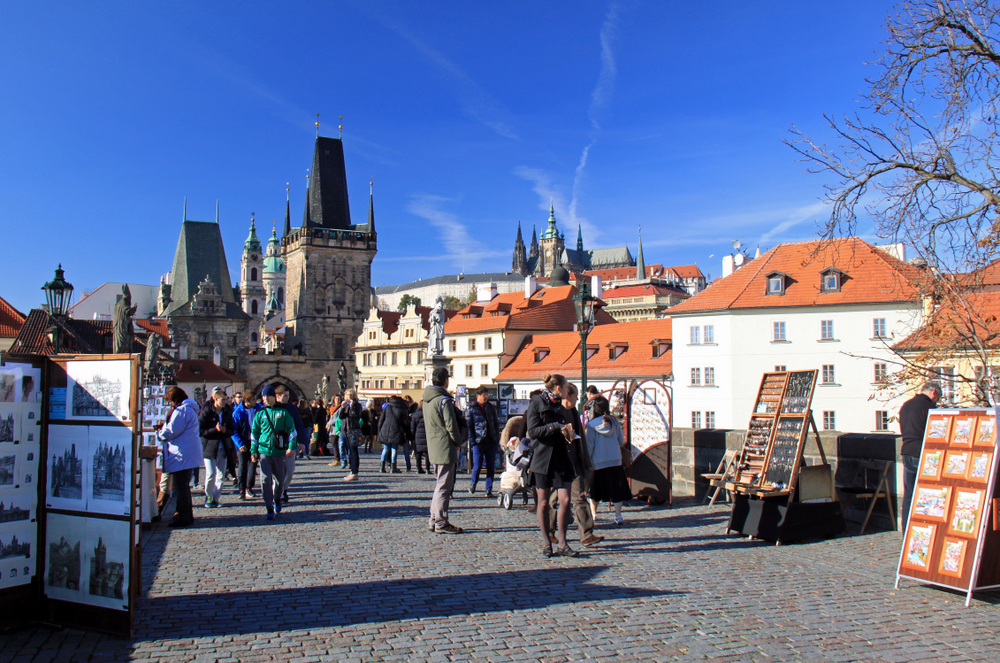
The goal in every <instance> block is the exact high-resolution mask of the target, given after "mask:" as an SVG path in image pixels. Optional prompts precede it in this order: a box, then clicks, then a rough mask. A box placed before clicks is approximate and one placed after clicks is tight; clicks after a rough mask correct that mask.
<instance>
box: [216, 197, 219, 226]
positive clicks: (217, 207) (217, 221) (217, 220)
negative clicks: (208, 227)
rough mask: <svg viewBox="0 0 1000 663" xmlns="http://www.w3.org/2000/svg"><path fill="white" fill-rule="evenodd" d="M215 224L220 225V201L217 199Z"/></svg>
mask: <svg viewBox="0 0 1000 663" xmlns="http://www.w3.org/2000/svg"><path fill="white" fill-rule="evenodd" d="M215 222H216V223H219V199H218V198H216V199H215Z"/></svg>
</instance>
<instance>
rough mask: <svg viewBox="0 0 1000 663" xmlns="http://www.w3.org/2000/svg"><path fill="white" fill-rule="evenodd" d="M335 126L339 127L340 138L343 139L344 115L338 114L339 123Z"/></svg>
mask: <svg viewBox="0 0 1000 663" xmlns="http://www.w3.org/2000/svg"><path fill="white" fill-rule="evenodd" d="M337 128H338V129H340V139H341V140H343V139H344V116H343V115H341V116H340V124H339V125H338V126H337Z"/></svg>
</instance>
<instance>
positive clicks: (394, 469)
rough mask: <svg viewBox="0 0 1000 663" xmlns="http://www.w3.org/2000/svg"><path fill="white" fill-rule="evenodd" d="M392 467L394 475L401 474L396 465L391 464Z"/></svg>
mask: <svg viewBox="0 0 1000 663" xmlns="http://www.w3.org/2000/svg"><path fill="white" fill-rule="evenodd" d="M390 467H391V468H392V473H393V474H400V471H399V468H398V467H396V464H395V463H390Z"/></svg>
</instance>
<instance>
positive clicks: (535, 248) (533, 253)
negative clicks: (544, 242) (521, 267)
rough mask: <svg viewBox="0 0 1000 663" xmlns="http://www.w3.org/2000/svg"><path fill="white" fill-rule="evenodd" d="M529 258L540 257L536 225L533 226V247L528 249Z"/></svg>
mask: <svg viewBox="0 0 1000 663" xmlns="http://www.w3.org/2000/svg"><path fill="white" fill-rule="evenodd" d="M528 257H529V258H537V257H538V230H537V229H536V228H535V226H534V225H532V226H531V246H530V247H529V248H528Z"/></svg>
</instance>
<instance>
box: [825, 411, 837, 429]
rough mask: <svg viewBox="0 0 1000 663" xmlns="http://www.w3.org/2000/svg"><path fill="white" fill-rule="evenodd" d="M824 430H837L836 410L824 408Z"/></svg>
mask: <svg viewBox="0 0 1000 663" xmlns="http://www.w3.org/2000/svg"><path fill="white" fill-rule="evenodd" d="M823 430H837V411H836V410H823Z"/></svg>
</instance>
